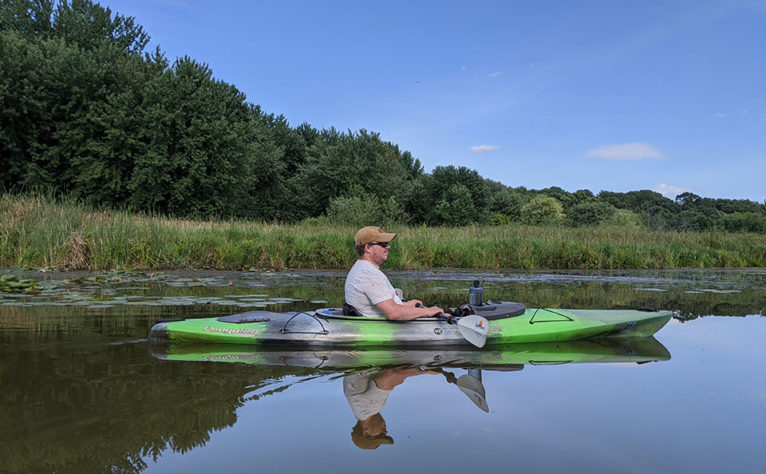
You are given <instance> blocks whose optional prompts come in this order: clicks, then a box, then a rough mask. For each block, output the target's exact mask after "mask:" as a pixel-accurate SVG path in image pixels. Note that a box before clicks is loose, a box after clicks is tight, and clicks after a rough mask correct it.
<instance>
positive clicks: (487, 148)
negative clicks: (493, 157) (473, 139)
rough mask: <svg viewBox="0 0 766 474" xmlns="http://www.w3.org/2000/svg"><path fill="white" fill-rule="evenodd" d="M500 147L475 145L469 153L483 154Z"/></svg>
mask: <svg viewBox="0 0 766 474" xmlns="http://www.w3.org/2000/svg"><path fill="white" fill-rule="evenodd" d="M499 149H500V147H499V146H497V145H476V146H472V147H471V151H472V152H474V153H479V154H481V153H484V152H485V151H493V150H499Z"/></svg>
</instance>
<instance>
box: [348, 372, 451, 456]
mask: <svg viewBox="0 0 766 474" xmlns="http://www.w3.org/2000/svg"><path fill="white" fill-rule="evenodd" d="M423 374H439V372H436V371H434V370H425V369H421V368H408V367H397V368H393V369H386V370H384V371H383V372H380V373H376V372H374V371H370V372H361V373H354V374H350V375H347V376H345V377H343V393H344V394H345V395H346V400H348V404H349V405H350V406H351V411H352V412H353V413H354V416H355V417H356V419H357V423H356V425H355V426H354V428H353V429H352V430H351V441H353V442H354V444H355V445H357V446H358V447H360V448H362V449H376V448H377V447H378V446H380V445H381V444H393V443H394V439H393V438H392V437H390V436H388V428H387V427H386V420H384V419H383V416H382V415H381V414H380V411H381V410H382V409H383V405H385V404H386V400H387V399H388V395H389V394H390V393H391V391H392V390H393V389H394V387H396V386H397V385H401V384H402V382H404V380H405V379H407V378H408V377H412V376H415V375H423Z"/></svg>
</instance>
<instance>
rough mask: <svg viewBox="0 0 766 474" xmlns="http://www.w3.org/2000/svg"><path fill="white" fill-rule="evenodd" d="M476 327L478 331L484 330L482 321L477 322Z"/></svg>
mask: <svg viewBox="0 0 766 474" xmlns="http://www.w3.org/2000/svg"><path fill="white" fill-rule="evenodd" d="M476 327H477V328H479V329H484V321H482V320H479V321H477V322H476Z"/></svg>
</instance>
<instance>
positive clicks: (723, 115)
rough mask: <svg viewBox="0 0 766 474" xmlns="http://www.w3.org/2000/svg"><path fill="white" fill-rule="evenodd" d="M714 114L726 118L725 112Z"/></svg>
mask: <svg viewBox="0 0 766 474" xmlns="http://www.w3.org/2000/svg"><path fill="white" fill-rule="evenodd" d="M715 116H716V117H718V118H726V114H722V113H721V112H718V113H716V114H715Z"/></svg>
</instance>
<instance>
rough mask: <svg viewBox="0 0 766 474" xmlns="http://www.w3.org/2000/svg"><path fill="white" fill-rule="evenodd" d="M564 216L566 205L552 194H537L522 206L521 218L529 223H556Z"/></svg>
mask: <svg viewBox="0 0 766 474" xmlns="http://www.w3.org/2000/svg"><path fill="white" fill-rule="evenodd" d="M563 217H564V206H562V205H561V203H560V202H559V201H558V200H557V199H556V198H552V197H550V196H537V197H535V198H533V199H532V200H531V201H529V202H528V203H527V204H525V205H524V207H522V208H521V220H522V221H523V222H524V223H525V224H528V225H542V224H555V223H556V222H558V221H560V220H561V219H563Z"/></svg>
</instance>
